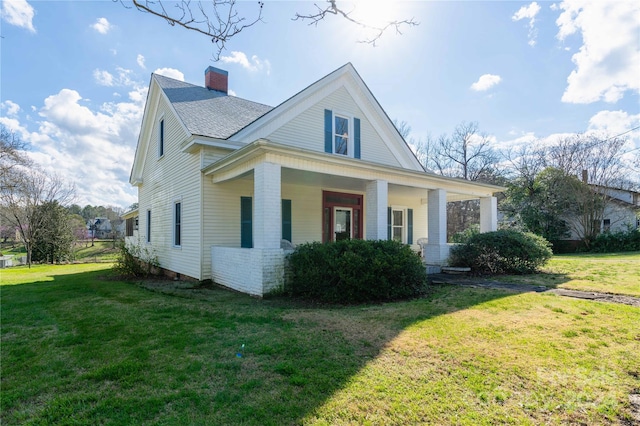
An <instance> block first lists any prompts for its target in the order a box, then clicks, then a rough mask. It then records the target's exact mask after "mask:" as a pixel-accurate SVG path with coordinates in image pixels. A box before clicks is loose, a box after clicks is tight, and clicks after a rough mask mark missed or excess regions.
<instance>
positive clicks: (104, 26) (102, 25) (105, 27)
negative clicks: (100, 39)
mask: <svg viewBox="0 0 640 426" xmlns="http://www.w3.org/2000/svg"><path fill="white" fill-rule="evenodd" d="M91 28H93V29H94V30H96V31H97V32H99V33H100V34H106V33H108V32H109V30H111V28H112V25H111V23H109V21H107V18H98V19H97V20H96V23H95V24H93V25H91Z"/></svg>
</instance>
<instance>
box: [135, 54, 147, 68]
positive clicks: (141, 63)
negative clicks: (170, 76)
mask: <svg viewBox="0 0 640 426" xmlns="http://www.w3.org/2000/svg"><path fill="white" fill-rule="evenodd" d="M136 61H137V62H138V65H139V66H140V68H142V69H146V68H147V67H146V66H145V65H144V56H142V55H140V54H138V57H137V58H136Z"/></svg>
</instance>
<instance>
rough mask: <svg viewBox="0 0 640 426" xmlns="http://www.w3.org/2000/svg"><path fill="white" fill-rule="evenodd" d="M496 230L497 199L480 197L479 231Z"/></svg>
mask: <svg viewBox="0 0 640 426" xmlns="http://www.w3.org/2000/svg"><path fill="white" fill-rule="evenodd" d="M497 230H498V199H497V198H496V197H483V198H480V232H492V231H497Z"/></svg>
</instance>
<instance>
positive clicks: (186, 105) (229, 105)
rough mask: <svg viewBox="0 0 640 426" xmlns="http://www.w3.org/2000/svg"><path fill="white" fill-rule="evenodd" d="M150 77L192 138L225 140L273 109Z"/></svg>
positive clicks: (163, 77) (179, 82)
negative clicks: (194, 136)
mask: <svg viewBox="0 0 640 426" xmlns="http://www.w3.org/2000/svg"><path fill="white" fill-rule="evenodd" d="M153 78H154V79H155V81H156V82H157V83H158V86H160V88H161V89H162V91H163V92H164V94H165V95H166V96H167V99H169V102H171V105H172V106H173V108H174V110H175V111H176V113H177V114H178V116H179V118H180V120H182V122H183V123H184V125H185V127H186V128H187V131H188V132H189V133H191V134H192V135H197V136H207V137H211V138H217V139H227V138H228V137H229V136H231V135H233V134H234V133H236V132H237V131H238V130H240V129H242V128H243V127H245V126H246V125H247V124H249V123H251V122H253V121H254V120H255V119H257V118H259V117H261V116H262V115H264V114H265V113H267V112H269V111H271V110H272V109H273V108H272V107H270V106H268V105H263V104H260V103H257V102H252V101H248V100H246V99H241V98H238V97H236V96H229V95H226V94H225V93H222V92H218V91H215V90H209V89H207V88H205V87H201V86H196V85H195V84H190V83H185V82H184V81H179V80H174V79H172V78H169V77H165V76H162V75H159V74H153ZM213 117H215V119H213Z"/></svg>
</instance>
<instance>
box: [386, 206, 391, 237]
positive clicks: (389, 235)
mask: <svg viewBox="0 0 640 426" xmlns="http://www.w3.org/2000/svg"><path fill="white" fill-rule="evenodd" d="M390 239H391V207H387V240H390Z"/></svg>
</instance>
